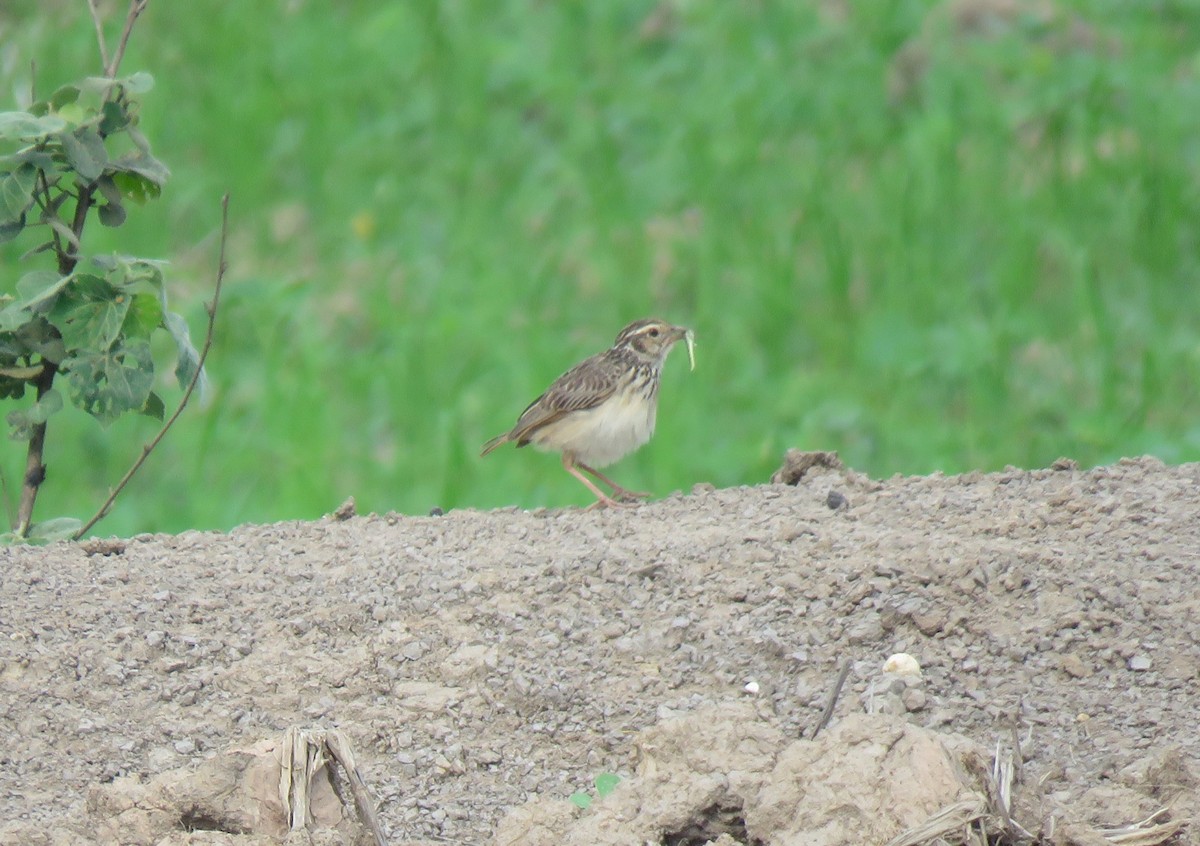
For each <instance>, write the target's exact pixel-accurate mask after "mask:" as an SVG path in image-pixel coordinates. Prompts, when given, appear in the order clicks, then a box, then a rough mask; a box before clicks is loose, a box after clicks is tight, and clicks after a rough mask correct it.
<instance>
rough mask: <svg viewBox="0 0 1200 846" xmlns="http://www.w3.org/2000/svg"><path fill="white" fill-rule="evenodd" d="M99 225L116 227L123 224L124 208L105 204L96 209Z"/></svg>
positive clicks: (115, 204)
mask: <svg viewBox="0 0 1200 846" xmlns="http://www.w3.org/2000/svg"><path fill="white" fill-rule="evenodd" d="M98 213H99V215H100V223H101V224H103V225H104V226H111V227H117V226H120V225H121V224H122V223H124V222H125V207H124V206H122V205H120V204H119V203H105V204H104V205H102V206H100V207H99V209H98Z"/></svg>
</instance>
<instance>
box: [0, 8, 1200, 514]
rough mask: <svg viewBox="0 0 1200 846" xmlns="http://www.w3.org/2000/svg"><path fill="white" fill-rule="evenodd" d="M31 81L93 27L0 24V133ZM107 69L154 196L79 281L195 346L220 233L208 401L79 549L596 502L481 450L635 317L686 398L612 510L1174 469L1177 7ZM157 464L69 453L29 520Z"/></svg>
mask: <svg viewBox="0 0 1200 846" xmlns="http://www.w3.org/2000/svg"><path fill="white" fill-rule="evenodd" d="M123 9H124V6H123V4H122V6H121V11H123ZM1005 9H1008V10H1014V9H1015V11H1004V10H1005ZM111 23H112V25H111V27H110V40H111V39H114V38H115V35H116V27H117V21H116V17H115V16H114V17H113V18H112V21H111ZM33 59H36V60H37V84H38V86H39V90H43V91H48V90H50V89H52V88H53V87H54V86H56V85H57V84H59V83H61V82H64V81H67V80H70V79H73V78H75V77H78V76H81V75H84V74H87V73H94V72H96V69H97V68H98V59H97V56H96V50H95V46H94V36H93V33H92V28H91V24H90V21H89V20H88V18H87V16H86V4H85V3H84V2H82V0H79V2H74V1H73V0H72V2H66V1H65V0H58V1H57V2H49V3H47V2H40V3H39V2H30V0H22V1H21V2H10V3H8V4H5V5H4V6H2V7H0V81H2V82H3V88H4V90H5V92H6V93H7V97H8V100H9V102H10V103H11V102H14V101H19V100H20V98H21V97H24V96H26V94H25V92H27V91H28V90H29V81H30V72H29V63H30V61H31V60H33ZM123 69H124V70H125V71H128V72H132V71H134V70H138V69H144V70H148V71H150V72H151V73H152V74H154V76H155V78H156V79H157V82H158V85H157V87H156V89H155V90H154V91H153V92H151V94H150V95H148V97H147V99H146V100H145V105H144V129H145V132H146V134H147V135H148V136H149V138H150V139H151V140H152V142H153V143H154V145H155V151H156V153H157V154H158V155H159V157H160V158H162V159H163V160H165V161H166V162H167V163H168V164H169V165H170V166H171V168H172V170H173V174H174V176H173V180H172V183H171V184H170V185H169V186H168V190H167V192H166V193H165V195H164V198H163V200H162V201H160V202H158V203H156V204H153V205H150V206H147V207H146V208H143V209H136V210H134V212H133V213H132V214H131V219H130V222H129V224H127V225H126V227H124V228H123V229H121V230H119V231H117V232H115V233H114V232H107V231H99V229H94V230H92V231H89V233H88V236H87V237H88V238H89V239H91V242H90V243H91V248H92V249H93V250H96V251H104V250H113V249H118V250H121V251H123V252H132V253H136V254H141V255H146V256H150V257H164V258H170V259H171V260H172V262H173V271H172V278H173V279H174V285H175V289H174V290H175V292H176V304H177V306H180V307H182V308H183V309H184V311H185V313H186V314H187V315H188V316H189V319H190V321H191V324H192V327H193V334H194V335H197V336H199V335H200V334H201V332H202V325H203V310H202V306H201V302H202V300H203V299H204V298H206V297H208V296H209V288H210V286H211V278H212V270H213V265H214V263H215V252H216V244H215V231H216V224H217V220H218V217H219V209H218V202H219V197H220V195H221V194H222V193H223V191H225V190H226V189H229V190H231V191H232V193H233V201H232V210H233V219H234V229H235V232H234V234H233V238H232V241H231V245H230V246H231V256H230V258H231V269H230V275H229V278H228V288H227V297H226V299H225V301H224V303H223V306H222V312H221V315H220V322H219V327H218V335H217V345H216V348H215V349H214V352H213V358H212V359H211V363H210V374H211V377H212V385H213V389H214V390H213V391H212V395H211V400H210V403H209V404H208V405H207V407H205V408H203V409H199V408H193V409H190V410H189V411H188V413H187V414H186V415H185V417H184V418H183V420H182V421H181V424H180V425H179V426H178V427H177V429H176V431H175V432H174V433H173V434H172V435H171V436H170V437H169V438H168V439H167V441H166V442H165V443H164V445H163V446H162V447H161V448H160V451H159V452H158V453H157V454H156V455H155V456H154V457H153V458H152V459H151V461H150V462H149V464H148V466H147V467H146V469H145V470H144V471H143V473H142V475H141V476H140V477H139V478H137V479H136V480H135V481H134V484H133V486H132V488H131V489H130V490H129V491H128V492H127V493H126V494H125V495H124V497H123V498H122V499H121V500H119V501H118V504H117V506H116V508H115V509H114V511H113V513H112V515H111V516H110V517H109V518H108V519H107V520H106V521H105V522H104V523H102V524H100V526H99V527H98V531H100V532H102V533H110V532H111V533H118V534H130V533H134V532H138V531H157V530H165V531H179V530H182V529H185V528H227V527H230V526H232V525H235V524H237V523H242V522H250V521H254V522H262V521H271V520H280V519H290V518H311V517H315V516H317V515H320V514H322V513H325V512H328V511H330V510H332V509H333V508H335V507H336V506H337V505H338V503H339V502H341V501H342V499H344V498H345V497H346V496H348V495H351V494H353V495H354V496H355V497H356V498H357V500H358V504H359V508H360V510H361V511H367V510H376V511H386V510H392V509H395V510H399V511H403V512H410V513H423V512H425V511H427V510H428V509H429V508H430V507H432V506H435V505H437V506H441V507H443V508H450V507H481V508H486V507H493V506H500V505H511V504H517V505H521V506H534V505H541V504H546V505H565V504H570V503H585V502H587V501H588V500H589V497H588V494H587V492H586V491H585V490H584V489H583V488H582V486H580V485H579V484H578V483H577V482H575V481H574V480H572V479H571V478H570V477H568V476H567V475H566V474H565V473H563V472H562V471H561V470H560V469H559V468H558V467H557V462H556V460H555V459H554V458H553V457H548V456H542V455H537V454H533V453H529V452H526V451H522V452H521V453H515V452H511V451H504V452H502V453H498V454H496V455H493V456H489V458H488V459H487V460H485V461H481V460H479V459H478V457H477V455H478V447H479V445H480V444H481V443H482V442H483V441H484V440H485V439H486V438H488V437H490V436H491V435H494V434H496V433H498V432H500V431H502V430H504V429H505V428H507V427H508V426H509V425H511V423H512V421H513V420H514V419H515V417H516V415H517V413H518V412H519V411H520V410H521V408H523V407H524V405H525V403H527V402H528V401H529V400H531V399H532V398H533V397H534V396H536V395H537V393H538V392H539V391H540V390H541V389H542V388H544V387H545V385H546V384H547V383H548V382H549V381H550V380H551V379H552V378H553V377H554V376H556V375H557V374H558V373H560V372H561V371H562V370H564V369H565V368H566V367H568V366H569V365H571V364H573V363H574V362H575V361H576V360H578V359H579V358H581V357H583V356H584V355H587V354H590V353H592V352H595V351H597V350H599V349H601V348H603V347H604V346H606V345H607V344H608V343H609V342H610V341H611V339H612V337H613V336H614V335H615V334H616V332H617V330H618V329H620V327H621V326H622V325H623V324H624V323H625V322H627V321H628V320H630V319H633V318H636V317H641V316H646V315H650V314H655V315H659V316H663V317H666V318H668V319H671V320H673V321H676V322H680V323H685V324H687V325H691V326H693V327H694V328H695V330H696V332H697V337H698V350H697V354H698V369H697V371H696V372H695V373H694V374H688V373H687V368H686V366H685V365H684V364H683V363H682V358H683V357H682V355H677V357H676V358H673V359H672V361H671V362H670V364H669V366H668V372H667V374H666V385H665V386H664V390H663V394H662V407H661V413H660V415H659V431H658V434H657V436H656V438H655V440H654V441H653V442H652V443H651V444H650V445H649V446H648V447H647V448H645V449H644V450H642V451H641V452H640V453H638V454H637V455H636V456H634V457H631V458H629V459H627V460H626V461H624V462H623V463H622V464H621V465H620V466H619V467H617V468H616V469H615V471H614V475H615V476H616V477H617V478H619V479H620V481H621V482H622V483H623V484H625V485H627V486H629V487H634V488H645V489H649V490H654V491H656V492H658V493H660V494H666V493H668V492H670V491H671V490H673V489H676V488H682V489H687V488H689V487H690V486H691V485H692V484H693V483H695V482H698V481H712V482H714V483H716V484H718V485H731V484H739V483H753V482H759V481H763V480H765V479H766V478H767V476H768V475H769V474H770V472H771V470H772V469H773V468H774V467H775V466H777V464H778V462H779V460H780V457H781V455H782V453H783V451H784V450H785V449H786V448H787V447H789V446H799V447H803V448H808V449H836V450H838V451H839V452H840V453H841V454H842V457H843V458H844V460H846V462H847V463H848V464H850V465H852V466H854V467H856V468H859V469H862V470H865V471H867V472H869V473H871V474H873V475H878V476H884V475H888V474H890V473H893V472H903V473H928V472H932V471H935V470H943V471H946V472H948V473H949V472H957V471H963V470H968V469H973V468H982V469H995V468H1000V467H1003V466H1004V465H1007V464H1014V465H1018V466H1028V467H1038V466H1045V465H1047V464H1048V463H1049V462H1051V461H1053V460H1054V459H1055V458H1056V457H1058V456H1060V455H1067V456H1071V457H1074V458H1076V459H1078V460H1080V461H1081V462H1082V463H1083V464H1085V465H1092V464H1098V463H1104V462H1109V461H1112V460H1114V459H1116V458H1119V457H1121V456H1123V455H1131V454H1140V453H1153V454H1155V455H1158V456H1159V457H1161V458H1163V459H1164V460H1166V461H1168V462H1180V461H1189V460H1196V459H1198V458H1200V413H1198V409H1200V388H1198V386H1200V6H1197V5H1196V4H1195V3H1194V2H1186V1H1185V0H1175V2H1167V0H1159V1H1158V2H1147V3H1137V4H1131V3H1127V2H1124V1H1123V0H1120V2H1118V0H1107V2H1106V1H1105V0H1101V2H1087V3H1085V2H1082V1H1081V0H1080V2H1062V3H1058V4H1047V3H1028V4H1024V3H1017V4H999V3H995V2H988V0H957V1H956V2H954V3H951V4H949V5H947V4H933V3H927V2H915V1H914V0H891V1H890V2H880V3H875V4H852V3H847V2H838V0H824V2H814V3H802V4H801V3H794V4H792V3H785V4H772V3H720V2H711V0H688V1H687V2H685V0H674V2H669V1H668V2H660V3H658V4H652V3H645V2H633V0H609V2H606V3H587V4H585V3H559V4H551V3H544V2H537V0H490V2H483V0H471V1H468V0H462V2H451V0H442V2H435V0H422V1H421V2H415V3H405V4H386V5H383V4H375V3H368V2H365V0H358V1H357V2H343V3H339V4H319V3H313V2H305V0H287V2H284V1H283V0H275V1H274V2H266V3H257V4H248V3H246V4H241V3H222V4H217V3H189V4H167V3H164V2H160V0H156V2H154V3H151V6H150V8H149V11H148V12H147V13H146V15H145V16H144V18H143V19H142V21H141V22H140V23H139V24H138V27H137V29H136V30H135V32H134V35H133V38H132V40H131V43H130V49H129V53H128V55H127V57H126V61H125V64H124V68H123ZM8 107H11V106H6V108H8ZM27 246H28V245H23V246H22V247H21V248H20V249H15V248H14V249H9V250H6V251H5V252H4V253H3V255H4V259H5V267H7V268H8V270H7V271H6V277H7V280H8V281H6V282H4V284H5V285H12V284H13V282H14V281H15V279H16V278H17V277H18V276H19V275H20V273H21V272H22V269H21V268H18V267H17V266H16V265H15V259H16V256H17V255H19V254H20V252H21V251H22V250H23V249H25V248H27ZM168 394H169V396H177V392H170V391H168ZM169 402H170V400H169V398H168V403H169ZM151 431H152V428H151V427H149V426H148V425H147V424H146V422H145V421H140V420H126V421H120V422H119V423H118V424H116V425H115V426H114V427H113V428H112V429H111V430H110V431H108V432H104V431H101V430H100V429H99V428H98V427H97V426H96V424H94V423H93V422H92V421H91V420H90V419H89V418H86V417H85V416H84V415H82V414H80V413H77V412H74V411H73V410H72V411H68V412H67V413H64V414H62V415H59V416H58V417H56V418H55V419H54V420H53V421H52V422H51V430H50V435H49V450H48V457H47V461H48V464H49V480H48V483H47V485H46V487H45V488H44V489H43V493H42V499H41V500H40V502H39V516H41V517H42V518H48V517H50V516H55V515H58V514H73V515H78V516H86V515H87V514H88V513H90V510H91V509H92V508H94V507H95V505H96V504H98V502H99V501H100V499H101V498H102V496H103V494H104V493H105V492H106V490H107V486H108V485H109V484H111V483H112V481H113V480H114V479H116V478H117V477H118V476H119V475H120V473H121V472H122V471H123V469H124V467H125V466H126V465H127V463H128V462H129V461H130V460H132V458H133V456H134V455H135V454H136V452H137V450H138V449H139V448H140V444H141V443H142V441H143V440H144V439H145V438H146V437H147V436H148V434H149V433H150V432H151ZM22 457H23V444H16V443H11V442H10V443H8V445H7V446H6V447H4V449H3V452H2V453H0V462H2V466H3V468H4V472H5V476H6V479H7V480H8V485H9V487H10V489H11V488H13V487H15V484H16V480H19V474H20V472H21V468H22V467H23V464H22Z"/></svg>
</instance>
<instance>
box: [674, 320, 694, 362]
mask: <svg viewBox="0 0 1200 846" xmlns="http://www.w3.org/2000/svg"><path fill="white" fill-rule="evenodd" d="M675 340H676V341H680V340H682V341H683V342H684V343H685V344H687V351H688V364H690V365H691V367H692V370H695V369H696V333H695V332H693V331H692V330H691V329H684V328H683V327H682V326H676V327H675Z"/></svg>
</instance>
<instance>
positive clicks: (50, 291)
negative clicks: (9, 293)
mask: <svg viewBox="0 0 1200 846" xmlns="http://www.w3.org/2000/svg"><path fill="white" fill-rule="evenodd" d="M70 283H71V277H70V276H59V275H58V273H56V272H55V271H53V270H31V271H29V272H28V273H26V274H25V275H24V276H22V277H21V278H20V279H18V280H17V294H18V299H17V300H16V302H15V303H14V305H20V306H21V308H26V309H28V308H33V307H34V306H36V305H39V304H41V303H44V302H46V300H51V299H53V298H54V297H55V296H56V295H57V294H58V292H59V291H61V290H62V289H63V288H65V287H67V285H69V284H70Z"/></svg>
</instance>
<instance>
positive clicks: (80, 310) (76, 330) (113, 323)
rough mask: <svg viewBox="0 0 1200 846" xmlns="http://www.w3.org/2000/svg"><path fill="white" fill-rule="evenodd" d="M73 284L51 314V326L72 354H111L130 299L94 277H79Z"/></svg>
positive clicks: (107, 283)
mask: <svg viewBox="0 0 1200 846" xmlns="http://www.w3.org/2000/svg"><path fill="white" fill-rule="evenodd" d="M71 280H72V284H71V286H70V288H69V293H68V294H67V295H65V296H60V297H59V298H58V300H57V301H56V302H55V303H54V307H53V308H52V309H51V310H50V314H49V318H50V322H51V323H53V324H54V325H55V326H56V327H57V328H58V331H59V332H61V333H62V338H63V343H64V344H65V345H66V348H67V349H68V350H83V349H89V350H94V351H104V350H108V349H109V348H110V347H112V346H113V344H114V343H116V340H117V338H118V337H119V335H120V333H121V326H122V324H123V323H124V322H125V315H126V314H127V313H128V312H129V305H130V297H129V295H128V294H125V293H124V292H122V291H119V290H117V289H116V288H115V287H113V286H112V285H111V284H109V282H108V281H107V280H105V279H101V278H100V277H99V276H94V275H92V274H90V273H77V274H75V275H74V276H73V277H71Z"/></svg>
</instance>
